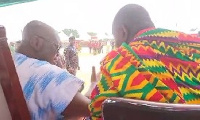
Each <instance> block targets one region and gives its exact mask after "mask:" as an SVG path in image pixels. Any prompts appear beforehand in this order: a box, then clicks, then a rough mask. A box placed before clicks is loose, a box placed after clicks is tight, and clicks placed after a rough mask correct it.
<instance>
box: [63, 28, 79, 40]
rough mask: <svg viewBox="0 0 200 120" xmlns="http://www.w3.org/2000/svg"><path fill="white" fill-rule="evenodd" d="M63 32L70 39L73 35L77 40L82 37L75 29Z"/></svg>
mask: <svg viewBox="0 0 200 120" xmlns="http://www.w3.org/2000/svg"><path fill="white" fill-rule="evenodd" d="M62 31H63V33H64V34H65V35H67V36H68V37H70V36H71V35H73V36H74V37H75V38H79V37H80V35H79V33H78V31H77V30H74V29H64V30H62Z"/></svg>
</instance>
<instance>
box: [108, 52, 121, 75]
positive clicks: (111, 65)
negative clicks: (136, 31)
mask: <svg viewBox="0 0 200 120" xmlns="http://www.w3.org/2000/svg"><path fill="white" fill-rule="evenodd" d="M119 57H120V55H117V56H116V57H115V58H114V59H113V60H112V61H111V64H110V65H109V66H108V71H109V72H110V71H111V69H112V68H113V65H114V63H115V62H116V61H117V60H118V59H119Z"/></svg>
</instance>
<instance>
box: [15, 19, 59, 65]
mask: <svg viewBox="0 0 200 120" xmlns="http://www.w3.org/2000/svg"><path fill="white" fill-rule="evenodd" d="M60 44H61V42H60V38H59V36H58V33H57V31H55V30H54V29H53V28H52V27H51V26H49V25H47V24H45V23H43V22H41V21H37V20H34V21H31V22H29V23H28V24H27V25H26V26H25V27H24V29H23V33H22V43H21V46H20V47H19V49H18V52H19V53H22V54H24V55H26V56H28V57H31V58H35V59H39V60H44V61H48V62H50V63H52V62H53V59H54V57H55V55H56V54H57V53H58V48H59V46H60Z"/></svg>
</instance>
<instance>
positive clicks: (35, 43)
mask: <svg viewBox="0 0 200 120" xmlns="http://www.w3.org/2000/svg"><path fill="white" fill-rule="evenodd" d="M43 43H44V40H43V39H42V38H40V37H38V36H33V37H31V39H30V45H31V47H32V48H33V49H34V50H35V51H40V50H41V49H42V47H43Z"/></svg>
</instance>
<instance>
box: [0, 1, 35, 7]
mask: <svg viewBox="0 0 200 120" xmlns="http://www.w3.org/2000/svg"><path fill="white" fill-rule="evenodd" d="M31 1H36V0H0V7H5V6H9V5H14V4H19V3H25V2H31Z"/></svg>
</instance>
